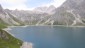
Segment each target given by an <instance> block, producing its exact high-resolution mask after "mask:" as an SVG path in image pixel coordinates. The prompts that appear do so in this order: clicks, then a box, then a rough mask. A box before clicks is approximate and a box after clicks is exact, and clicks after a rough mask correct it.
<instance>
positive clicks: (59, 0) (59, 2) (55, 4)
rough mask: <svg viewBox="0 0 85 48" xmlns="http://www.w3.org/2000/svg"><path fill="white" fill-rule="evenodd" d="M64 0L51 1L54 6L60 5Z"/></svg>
mask: <svg viewBox="0 0 85 48" xmlns="http://www.w3.org/2000/svg"><path fill="white" fill-rule="evenodd" d="M65 1H66V0H54V2H53V3H52V4H53V5H54V6H55V7H59V6H61V5H62V4H63V3H64V2H65Z"/></svg>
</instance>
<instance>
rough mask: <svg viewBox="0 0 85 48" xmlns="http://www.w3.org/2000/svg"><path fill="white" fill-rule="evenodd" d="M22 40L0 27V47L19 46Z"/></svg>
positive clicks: (17, 47)
mask: <svg viewBox="0 0 85 48" xmlns="http://www.w3.org/2000/svg"><path fill="white" fill-rule="evenodd" d="M21 45H22V41H21V40H18V39H16V38H14V37H13V36H11V35H10V34H8V33H7V32H6V31H4V30H1V29H0V48H20V46H21Z"/></svg>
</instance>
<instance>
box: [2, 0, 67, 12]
mask: <svg viewBox="0 0 85 48" xmlns="http://www.w3.org/2000/svg"><path fill="white" fill-rule="evenodd" d="M29 1H31V2H32V1H35V0H0V4H2V6H3V7H4V8H8V9H12V10H14V9H19V10H32V9H33V8H30V7H29V5H35V4H30V3H28V2H29ZM37 1H38V0H37ZM43 1H45V0H43ZM65 1H66V0H52V2H51V3H48V4H44V3H43V4H42V5H41V4H39V5H40V6H46V5H47V6H50V5H54V6H55V7H59V6H60V5H62V3H64V2H65ZM26 3H28V4H26ZM35 3H37V2H36V1H35ZM35 7H36V6H35Z"/></svg>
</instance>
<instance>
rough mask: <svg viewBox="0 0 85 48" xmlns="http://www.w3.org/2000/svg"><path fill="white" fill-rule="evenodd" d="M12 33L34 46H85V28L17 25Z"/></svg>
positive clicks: (66, 47) (44, 47)
mask: <svg viewBox="0 0 85 48" xmlns="http://www.w3.org/2000/svg"><path fill="white" fill-rule="evenodd" d="M10 33H12V34H13V35H15V37H16V38H18V39H21V40H22V41H26V42H31V43H33V48H85V28H77V27H58V26H53V27H52V26H28V27H15V28H12V30H10Z"/></svg>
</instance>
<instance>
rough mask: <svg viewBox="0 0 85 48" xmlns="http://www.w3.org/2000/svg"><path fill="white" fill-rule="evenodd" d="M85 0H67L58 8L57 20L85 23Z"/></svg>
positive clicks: (67, 22) (77, 23)
mask: <svg viewBox="0 0 85 48" xmlns="http://www.w3.org/2000/svg"><path fill="white" fill-rule="evenodd" d="M84 2H85V0H67V1H66V2H65V3H63V5H61V6H60V7H59V8H57V9H56V13H55V14H54V15H53V16H55V17H56V18H55V20H56V21H57V22H59V23H60V24H62V23H63V24H65V25H66V24H67V25H85V23H84V22H83V21H85V11H84V10H85V6H84V4H85V3H84ZM58 20H59V21H58Z"/></svg>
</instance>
